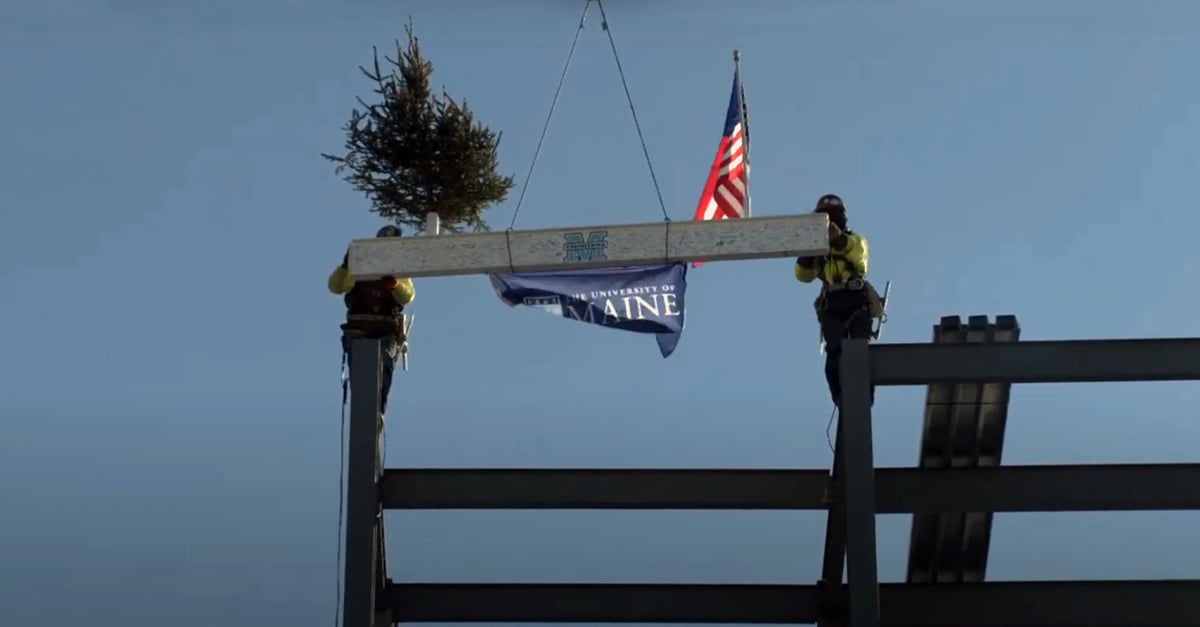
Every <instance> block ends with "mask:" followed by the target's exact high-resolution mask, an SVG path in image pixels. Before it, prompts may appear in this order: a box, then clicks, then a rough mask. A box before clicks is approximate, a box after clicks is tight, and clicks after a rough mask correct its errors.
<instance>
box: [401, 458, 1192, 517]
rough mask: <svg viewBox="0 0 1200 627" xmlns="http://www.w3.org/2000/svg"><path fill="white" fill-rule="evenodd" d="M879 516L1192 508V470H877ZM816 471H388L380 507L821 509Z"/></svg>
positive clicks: (822, 485) (822, 479)
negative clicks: (924, 513) (970, 512)
mask: <svg viewBox="0 0 1200 627" xmlns="http://www.w3.org/2000/svg"><path fill="white" fill-rule="evenodd" d="M875 472H876V488H875V491H876V503H877V511H878V512H879V513H881V514H896V513H911V512H963V511H997V512H1055V511H1057V512H1063V511H1106V510H1107V511H1122V510H1192V509H1200V464H1119V465H1061V466H997V467H982V468H879V469H876V471H875ZM828 483H829V473H828V471H825V470H691V469H670V470H666V469H654V470H642V469H611V470H609V469H561V470H560V469H448V470H443V469H391V470H387V471H385V473H384V478H383V503H384V507H385V508H387V509H746V510H750V509H758V510H780V509H791V510H823V509H826V508H827V504H826V501H825V497H826V487H827V485H828Z"/></svg>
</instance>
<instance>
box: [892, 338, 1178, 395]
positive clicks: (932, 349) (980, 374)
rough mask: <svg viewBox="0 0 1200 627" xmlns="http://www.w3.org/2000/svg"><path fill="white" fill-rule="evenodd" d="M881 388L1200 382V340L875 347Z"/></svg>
mask: <svg viewBox="0 0 1200 627" xmlns="http://www.w3.org/2000/svg"><path fill="white" fill-rule="evenodd" d="M870 362H871V366H870V368H871V380H872V382H874V383H875V384H876V385H925V384H928V383H984V382H1002V381H1007V382H1011V383H1081V382H1114V381H1197V380H1200V338H1161V339H1120V340H1060V341H1035V342H1030V341H1024V340H1022V341H1020V342H997V343H964V344H926V343H912V344H879V345H874V346H871V349H870Z"/></svg>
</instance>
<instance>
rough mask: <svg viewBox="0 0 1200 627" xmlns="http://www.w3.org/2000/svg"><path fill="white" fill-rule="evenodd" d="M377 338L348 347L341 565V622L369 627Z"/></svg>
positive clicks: (375, 510) (374, 544)
mask: <svg viewBox="0 0 1200 627" xmlns="http://www.w3.org/2000/svg"><path fill="white" fill-rule="evenodd" d="M380 357H381V351H380V342H379V340H367V339H356V340H353V341H352V344H351V346H350V428H349V438H348V440H349V447H348V448H349V450H348V455H347V463H346V560H345V561H346V570H345V577H344V582H345V585H344V588H343V606H342V626H341V627H374V623H375V577H376V575H377V574H378V571H377V570H376V560H377V557H378V551H379V546H378V541H377V540H378V525H379V523H380V521H379V515H380V512H381V510H380V499H379V489H378V480H379V476H380V468H379V401H380V383H381V375H382V372H381V363H380Z"/></svg>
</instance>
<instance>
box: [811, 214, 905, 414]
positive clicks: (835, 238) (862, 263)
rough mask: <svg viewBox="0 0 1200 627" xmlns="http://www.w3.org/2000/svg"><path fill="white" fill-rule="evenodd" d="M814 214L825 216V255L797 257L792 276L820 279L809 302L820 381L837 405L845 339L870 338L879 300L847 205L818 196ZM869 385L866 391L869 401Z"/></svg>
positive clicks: (865, 250)
mask: <svg viewBox="0 0 1200 627" xmlns="http://www.w3.org/2000/svg"><path fill="white" fill-rule="evenodd" d="M814 213H824V214H826V215H828V216H829V254H828V255H826V256H824V257H798V258H797V259H796V268H795V273H796V280H798V281H800V282H802V283H811V282H812V281H813V280H814V279H820V281H821V293H820V294H819V295H818V296H817V299H816V301H815V302H814V303H813V307H814V308H815V309H816V312H817V321H818V322H819V323H820V325H821V338H822V339H823V340H824V342H825V380H826V381H827V382H828V383H829V395H830V397H832V399H833V403H834V405H837V406H838V407H839V408H840V407H841V406H842V405H841V404H842V393H841V381H840V376H839V371H838V367H839V360H840V357H841V355H842V340H843V339H844V338H855V339H870V337H871V333H872V323H871V321H872V319H873V318H877V317H880V316H882V310H883V305H882V302H881V300H880V298H879V295H878V294H877V293H876V292H875V288H874V287H872V286H871V284H870V283H869V282H867V280H866V278H867V266H868V262H869V254H868V253H869V249H868V246H867V238H865V237H863V236H862V235H859V234H858V233H855V232H853V231H851V230H850V229H849V228H848V227H847V224H846V219H847V215H846V205H845V203H844V202H842V199H841V198H840V197H839V196H837V195H835V194H826V195H824V196H821V198H819V199H818V200H817V207H816V209H815V210H814ZM874 396H875V394H874V387H872V390H871V397H872V402H874Z"/></svg>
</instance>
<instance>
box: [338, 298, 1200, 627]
mask: <svg viewBox="0 0 1200 627" xmlns="http://www.w3.org/2000/svg"><path fill="white" fill-rule="evenodd" d="M981 318H982V317H973V318H971V319H970V321H969V322H968V324H967V326H966V328H965V329H962V328H959V327H958V325H957V323H956V322H955V321H956V320H957V319H943V321H942V324H941V325H939V327H936V328H935V338H934V339H935V341H934V342H933V343H930V344H921V343H911V344H880V345H874V346H869V345H868V343H867V342H866V341H864V340H855V341H849V342H847V343H846V345H845V348H844V352H843V357H842V363H841V369H842V385H843V396H844V400H843V407H842V412H841V419H840V420H839V424H838V435H837V440H836V446H835V456H834V459H835V461H834V467H833V469H832V472H831V471H830V470H825V469H817V470H792V469H787V470H773V469H761V470H703V469H678V470H638V469H630V470H600V469H569V470H540V469H503V470H502V469H451V470H440V469H439V470H433V469H388V470H384V469H383V468H381V466H380V461H379V460H380V457H379V438H378V405H379V404H378V401H379V396H378V392H379V383H380V381H379V372H380V369H379V357H380V353H379V346H378V343H377V342H374V341H371V340H356V341H355V344H354V347H353V350H352V355H351V394H352V398H351V419H350V427H349V432H350V433H349V460H348V468H347V472H348V474H347V484H348V485H347V503H346V511H347V525H346V561H345V572H344V578H345V587H344V599H343V600H344V610H343V616H342V618H343V627H380V626H382V625H389V624H393V623H399V622H485V621H486V622H664V623H679V622H696V623H817V624H819V625H822V626H828V627H841V626H844V625H848V626H849V627H1025V626H1028V627H1133V626H1137V627H1185V626H1187V627H1194V626H1195V625H1200V580H1157V581H1054V582H1049V581H1044V582H1037V581H1030V582H983V581H982V579H983V572H984V567H985V565H986V553H987V544H988V540H987V539H988V536H990V528H991V514H992V513H993V512H1047V511H1115V510H1166V509H1172V510H1196V509H1200V464H1125V465H1093V466H1086V465H1085V466H1080V465H1071V466H1001V465H1000V464H999V459H1000V455H999V452H1000V445H1001V443H1002V441H1003V426H1004V422H1005V421H1006V419H1007V418H1006V415H1005V414H1006V411H1007V397H1008V385H1009V384H1011V383H1049V382H1065V381H1072V382H1085V381H1095V382H1111V381H1151V380H1164V381H1167V380H1170V381H1183V380H1192V381H1194V380H1200V338H1178V339H1122V340H1070V341H1035V342H1030V341H1016V340H1017V331H1018V329H1017V327H1016V324H1015V319H1011V317H1003V316H1002V317H1000V318H998V319H997V322H996V323H995V324H994V325H993V324H990V323H988V322H987V319H986V318H982V322H980V319H981ZM920 384H928V385H930V391H929V394H928V397H927V403H926V424H925V428H924V434H923V438H922V452H921V462H920V465H919V466H918V467H917V468H878V469H877V468H875V465H874V452H873V441H872V434H871V426H872V425H871V389H872V386H874V385H920ZM989 412H990V413H989ZM939 434H940V435H939ZM550 508H558V509H567V508H570V509H741V510H762V509H776V510H778V509H796V510H804V509H807V510H827V511H828V512H829V514H828V521H829V522H828V525H827V533H826V555H825V563H824V564H823V567H822V573H821V577H820V579H819V580H818V581H817V582H816V583H815V584H814V585H737V584H731V585H724V584H722V585H715V584H714V585H669V584H664V585H611V584H539V583H531V584H420V583H396V582H393V581H392V580H391V579H389V578H388V576H387V572H386V566H387V564H386V559H385V557H384V554H385V550H384V546H383V526H382V518H383V511H384V510H385V509H550ZM878 513H913V514H914V520H913V541H912V543H911V545H910V549H909V574H908V580H907V582H905V583H883V584H881V583H880V582H879V581H878V573H877V565H876V540H875V515H876V514H878ZM930 528H932V529H933V532H932V534H931V533H930ZM921 538H924V540H922V539H921ZM948 547H949V548H948ZM951 548H953V550H951ZM843 571H844V574H845V577H843Z"/></svg>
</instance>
